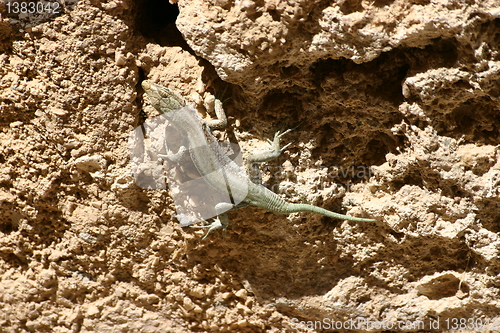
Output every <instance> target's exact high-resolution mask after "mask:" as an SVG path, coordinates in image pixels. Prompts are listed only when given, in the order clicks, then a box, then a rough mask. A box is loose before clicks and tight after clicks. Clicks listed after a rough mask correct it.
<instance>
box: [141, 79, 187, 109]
mask: <svg viewBox="0 0 500 333" xmlns="http://www.w3.org/2000/svg"><path fill="white" fill-rule="evenodd" d="M141 85H142V88H144V91H145V92H146V94H147V95H148V97H149V101H150V103H151V105H152V106H153V107H154V108H155V109H156V110H158V112H160V113H166V112H169V111H173V110H177V109H180V108H182V107H184V106H186V104H187V103H186V100H184V98H182V97H181V96H180V95H179V94H177V93H176V92H174V91H172V90H170V89H168V88H166V87H163V86H160V85H158V84H156V83H153V82H150V81H147V80H146V81H143V82H142V84H141Z"/></svg>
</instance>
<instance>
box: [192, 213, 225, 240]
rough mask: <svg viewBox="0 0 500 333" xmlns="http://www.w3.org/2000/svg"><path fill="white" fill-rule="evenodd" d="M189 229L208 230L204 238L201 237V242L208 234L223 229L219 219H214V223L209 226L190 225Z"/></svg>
mask: <svg viewBox="0 0 500 333" xmlns="http://www.w3.org/2000/svg"><path fill="white" fill-rule="evenodd" d="M190 227H191V228H199V229H201V228H208V230H207V233H206V234H205V236H203V238H202V240H204V239H205V238H207V237H208V234H210V233H211V232H212V231H214V230H217V229H221V228H224V226H223V225H222V222H221V221H220V220H219V218H214V221H213V222H212V223H210V224H209V225H192V226H190Z"/></svg>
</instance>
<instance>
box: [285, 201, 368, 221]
mask: <svg viewBox="0 0 500 333" xmlns="http://www.w3.org/2000/svg"><path fill="white" fill-rule="evenodd" d="M286 211H287V213H288V214H289V213H299V212H309V213H316V214H321V215H324V216H328V217H333V218H334V219H341V220H349V221H356V222H375V221H376V220H375V219H365V218H362V217H354V216H347V215H343V214H339V213H334V212H331V211H329V210H326V209H323V208H321V207H318V206H313V205H308V204H296V203H288V205H287V207H286Z"/></svg>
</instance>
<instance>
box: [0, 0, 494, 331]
mask: <svg viewBox="0 0 500 333" xmlns="http://www.w3.org/2000/svg"><path fill="white" fill-rule="evenodd" d="M178 7H179V10H180V14H179V17H178V19H177V22H176V25H174V23H173V20H174V19H175V16H176V13H175V7H174V6H171V5H166V3H165V2H157V1H152V0H149V1H146V0H143V1H135V2H133V1H127V0H123V1H121V0H115V1H95V0H81V1H79V2H78V3H76V4H75V5H72V6H71V7H69V6H68V8H67V13H65V14H63V15H60V16H58V17H52V18H50V19H49V20H48V21H46V22H43V23H38V24H34V25H33V26H30V27H28V26H24V27H23V26H22V25H20V24H19V23H18V22H15V21H14V19H13V18H12V17H11V16H9V15H7V14H8V13H7V10H8V7H6V6H5V4H3V3H1V2H0V13H1V14H2V19H1V21H0V52H1V54H0V128H1V131H0V140H1V141H0V142H1V144H0V327H1V329H0V331H2V332H89V331H95V332H169V331H171V332H174V331H175V332H180V331H184V332H189V331H241V332H261V331H270V332H278V331H279V332H285V331H290V332H291V331H300V332H302V331H314V330H316V331H321V330H327V331H328V330H329V328H331V326H332V325H334V326H336V327H337V328H338V331H343V330H344V329H345V328H347V329H351V331H354V332H366V331H369V332H380V331H384V330H385V331H398V332H417V331H436V332H440V331H448V330H450V329H456V330H462V331H481V332H497V331H498V330H499V329H500V316H499V315H498V313H499V312H500V302H499V299H500V261H499V254H500V253H499V252H500V157H499V154H500V152H499V149H498V147H499V146H498V145H499V143H500V130H499V128H500V53H499V52H500V5H498V1H496V0H491V1H472V0H471V1H445V0H443V1H438V0H436V1H427V0H422V1H402V0H401V1H398V0H396V1H390V0H375V1H349V0H346V1H336V2H334V1H310V0H309V1H306V0H302V1H299V0H297V1H294V0H289V1H274V0H270V1H250V0H243V1H231V0H213V1H182V0H181V1H179V4H178ZM176 26H177V27H176ZM177 29H178V30H177ZM179 31H180V33H179ZM144 78H148V79H150V80H152V81H155V82H159V83H162V84H164V85H166V86H168V87H170V88H172V89H174V90H176V91H178V92H179V93H180V94H182V95H183V96H184V97H185V98H186V99H187V100H189V101H190V102H191V103H192V104H195V105H197V106H198V107H199V110H200V112H201V113H202V114H203V115H205V116H207V115H208V114H212V115H213V112H212V108H213V99H214V95H219V96H222V98H223V99H224V100H225V108H226V110H227V114H228V116H229V124H230V126H229V128H228V130H227V131H221V132H220V133H217V135H218V136H219V137H220V139H221V140H229V141H237V142H239V143H240V145H241V146H242V148H243V150H244V151H245V152H246V153H248V152H249V151H253V150H256V149H257V150H258V149H265V148H266V147H267V143H266V139H267V138H270V137H272V135H273V133H274V131H275V130H276V129H279V128H281V127H283V126H284V127H294V126H296V125H298V124H300V126H298V127H297V129H296V130H295V131H293V132H291V133H289V134H288V135H287V137H286V138H285V139H286V140H289V141H293V142H294V143H293V144H292V145H291V146H290V147H289V148H288V149H287V152H286V153H284V154H283V156H282V157H280V158H279V159H278V160H276V161H274V162H272V163H270V167H269V168H267V170H266V174H267V177H266V178H265V182H266V183H267V185H268V186H269V187H271V188H273V189H274V190H276V192H279V193H280V194H281V195H283V196H284V197H286V198H288V199H289V200H291V201H294V202H310V203H314V204H316V205H319V206H322V207H325V208H327V209H330V210H333V211H338V212H342V213H347V214H351V215H355V216H363V217H368V216H372V217H374V218H376V219H377V222H375V223H364V224H362V223H354V222H344V221H336V220H331V219H328V218H324V217H321V216H316V215H311V214H292V215H290V216H281V215H280V216H278V215H275V214H272V213H269V212H265V211H262V210H260V209H257V208H252V207H248V208H244V209H241V210H237V211H233V212H230V214H229V216H230V219H231V224H230V226H229V228H228V230H227V232H226V233H224V232H217V233H214V234H212V235H210V237H209V238H208V239H206V240H205V241H201V235H202V234H203V233H202V231H199V230H195V229H182V228H180V227H179V225H178V222H177V220H176V219H175V218H174V217H173V216H174V214H175V210H174V207H173V202H172V199H171V197H170V194H169V192H168V190H155V189H148V190H147V189H142V188H140V187H138V186H137V185H136V184H135V183H134V181H133V177H132V176H131V172H130V167H129V165H128V161H129V151H128V146H127V142H128V136H129V134H130V132H131V131H132V130H133V129H134V128H135V127H136V126H138V125H140V124H141V123H143V122H144V120H145V119H146V118H149V117H154V116H155V115H156V112H155V111H154V110H153V109H152V108H151V107H149V106H148V103H147V101H146V100H145V98H144V96H143V94H142V93H143V92H142V90H141V88H140V82H141V80H143V79H144ZM221 79H222V80H221ZM141 110H142V111H141ZM363 320H364V321H363ZM485 324H489V326H488V325H485ZM422 325H423V326H422ZM332 331H333V330H332Z"/></svg>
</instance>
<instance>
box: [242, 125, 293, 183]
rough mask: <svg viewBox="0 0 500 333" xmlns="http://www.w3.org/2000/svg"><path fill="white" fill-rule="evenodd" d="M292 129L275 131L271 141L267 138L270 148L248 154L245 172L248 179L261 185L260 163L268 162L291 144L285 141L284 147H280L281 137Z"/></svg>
mask: <svg viewBox="0 0 500 333" xmlns="http://www.w3.org/2000/svg"><path fill="white" fill-rule="evenodd" d="M292 130H293V128H292V129H288V130H286V131H284V132H281V131H277V132H276V133H275V134H274V139H273V140H272V141H271V140H269V139H268V140H267V141H268V142H269V143H270V144H271V149H269V150H265V151H262V152H259V153H256V154H252V155H250V156H248V159H247V173H248V177H249V178H250V180H251V181H252V182H253V183H255V184H259V185H262V175H261V172H260V164H262V163H263V162H268V161H271V160H274V159H276V158H278V157H279V156H280V155H281V153H282V152H283V151H284V150H285V149H286V148H287V147H288V146H290V145H291V144H292V142H290V143H287V144H286V145H285V146H284V147H280V140H281V137H282V136H283V135H285V134H287V133H288V132H290V131H292Z"/></svg>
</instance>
